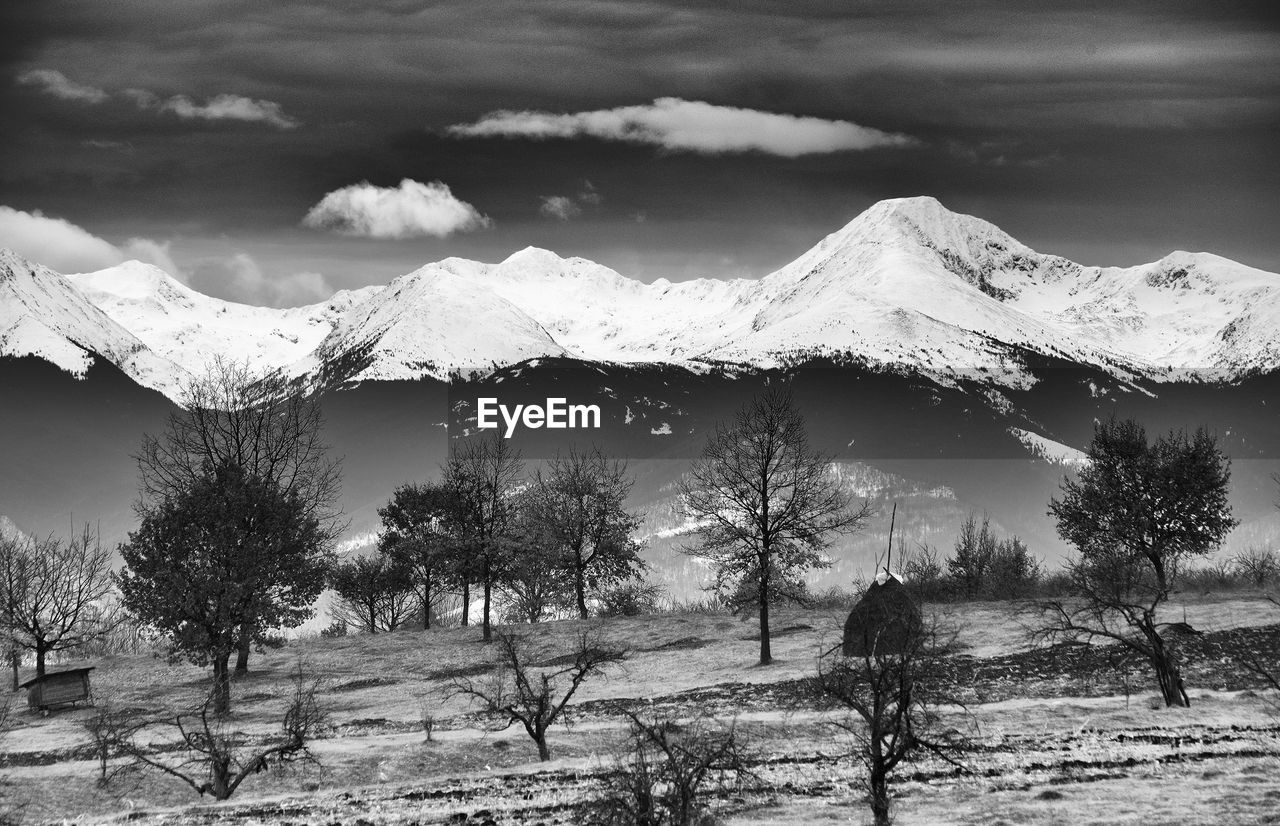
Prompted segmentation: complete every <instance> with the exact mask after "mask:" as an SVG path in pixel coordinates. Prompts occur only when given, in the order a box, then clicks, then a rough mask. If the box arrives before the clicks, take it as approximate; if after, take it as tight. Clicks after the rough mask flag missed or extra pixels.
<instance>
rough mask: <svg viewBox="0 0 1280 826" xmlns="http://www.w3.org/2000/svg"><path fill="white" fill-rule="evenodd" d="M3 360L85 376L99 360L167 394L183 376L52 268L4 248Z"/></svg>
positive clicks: (0, 260) (0, 266) (0, 254)
mask: <svg viewBox="0 0 1280 826" xmlns="http://www.w3.org/2000/svg"><path fill="white" fill-rule="evenodd" d="M0 356H18V357H21V356H36V357H38V358H41V359H44V360H45V361H48V362H51V363H53V364H55V365H57V366H58V367H60V368H61V369H63V370H66V371H67V372H68V373H71V374H72V375H76V376H83V375H84V374H85V372H86V371H87V370H88V369H89V368H90V367H91V366H92V365H93V361H94V358H95V357H101V358H104V359H106V360H108V361H109V362H111V363H112V364H114V365H116V366H117V367H118V368H120V370H121V371H123V372H124V373H125V374H126V375H128V376H129V377H130V378H132V379H133V380H134V381H136V382H137V383H138V384H141V385H143V386H144V387H149V388H152V389H160V390H165V389H168V388H174V387H177V386H178V385H179V383H180V382H181V380H182V379H183V377H184V375H185V373H184V371H183V369H182V368H181V367H179V366H178V365H176V364H174V363H173V362H172V361H169V360H168V359H165V358H163V357H161V356H158V355H156V354H155V353H154V352H153V351H152V350H151V349H150V348H148V347H147V345H146V344H145V343H143V342H142V341H140V340H139V339H138V338H137V336H135V335H134V334H133V333H132V332H131V331H129V330H127V329H125V328H124V327H122V326H121V325H120V324H117V323H116V322H115V321H113V320H112V319H111V318H110V317H109V316H108V315H107V314H106V313H104V312H103V311H102V310H101V309H99V308H98V307H96V306H94V304H93V303H91V301H90V300H89V299H88V298H87V297H86V296H85V295H84V294H83V293H81V292H80V291H79V290H77V289H76V287H75V286H74V285H73V284H72V282H70V281H69V280H68V279H67V278H66V277H65V276H62V275H59V274H58V273H56V272H54V271H53V270H51V269H49V268H48V267H42V266H40V265H38V264H32V263H31V262H29V261H27V260H26V259H24V258H22V257H21V256H19V255H17V254H16V253H14V252H12V251H11V250H7V249H0Z"/></svg>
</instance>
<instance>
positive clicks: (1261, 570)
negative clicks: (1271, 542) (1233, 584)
mask: <svg viewBox="0 0 1280 826" xmlns="http://www.w3.org/2000/svg"><path fill="white" fill-rule="evenodd" d="M1231 565H1232V567H1234V568H1235V570H1236V572H1237V573H1239V575H1240V576H1242V577H1244V578H1245V580H1247V581H1248V583H1249V584H1250V585H1252V586H1254V587H1255V588H1263V587H1265V586H1266V584H1267V583H1268V582H1270V581H1272V580H1274V579H1277V578H1280V554H1277V553H1276V552H1275V550H1274V549H1272V548H1260V547H1258V546H1257V545H1250V546H1249V547H1248V548H1246V549H1245V550H1243V551H1241V552H1240V553H1238V554H1236V555H1235V556H1233V557H1232V558H1231Z"/></svg>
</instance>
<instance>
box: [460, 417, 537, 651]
mask: <svg viewBox="0 0 1280 826" xmlns="http://www.w3.org/2000/svg"><path fill="white" fill-rule="evenodd" d="M523 476H524V460H523V459H521V458H520V451H518V450H516V449H515V448H513V447H511V445H510V443H509V442H508V441H507V440H506V439H503V438H502V437H501V436H500V435H498V434H496V433H495V435H494V436H493V438H473V439H468V440H466V441H462V442H459V443H457V444H456V445H455V446H454V447H453V449H452V451H451V452H450V454H449V457H448V459H447V460H446V461H445V466H444V485H445V486H446V487H447V488H448V489H449V490H450V491H451V494H452V496H453V497H454V501H455V502H456V503H457V507H458V509H459V514H458V519H457V526H458V533H459V537H458V539H459V542H458V543H457V545H456V546H455V547H456V550H457V551H458V557H457V565H456V566H455V568H456V571H457V573H458V574H459V578H460V579H461V580H462V582H463V588H464V589H466V588H467V587H468V583H470V582H476V583H478V584H480V585H481V587H482V588H483V589H484V639H485V642H488V641H490V640H491V639H492V636H493V632H492V625H491V622H490V617H491V612H492V607H493V589H494V587H495V586H497V585H498V584H500V583H501V581H502V577H503V574H504V572H505V566H506V561H507V559H508V557H509V555H510V554H511V552H512V550H513V548H514V544H515V530H514V529H515V523H516V518H517V513H518V509H517V498H516V496H515V493H516V488H517V486H518V484H519V483H520V481H521V480H522V478H523ZM468 610H469V605H468V599H467V596H466V595H465V590H464V597H463V604H462V611H463V617H464V622H463V624H464V625H465V624H466V622H465V617H466V614H467V611H468Z"/></svg>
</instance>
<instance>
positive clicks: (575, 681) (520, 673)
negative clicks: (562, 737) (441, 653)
mask: <svg viewBox="0 0 1280 826" xmlns="http://www.w3.org/2000/svg"><path fill="white" fill-rule="evenodd" d="M497 641H498V651H499V661H498V665H497V667H496V668H495V669H494V670H493V671H492V672H491V673H490V675H489V677H488V678H487V679H485V680H483V681H480V682H477V681H475V680H473V679H471V678H470V677H467V676H458V677H455V678H453V679H452V680H451V681H450V683H449V686H448V688H447V689H446V690H445V696H446V697H466V698H468V699H470V700H472V701H479V702H480V704H481V705H482V706H483V707H484V709H485V710H486V711H488V712H490V713H491V714H495V715H497V716H499V717H501V718H502V719H504V720H505V724H504V725H503V727H502V728H507V727H508V726H511V725H513V724H515V723H520V724H521V725H522V726H524V730H525V732H526V733H528V735H529V737H530V739H532V740H533V742H534V743H535V744H537V746H538V758H539V759H541V760H550V759H551V749H550V748H549V747H548V745H547V730H548V729H550V728H551V726H552V725H554V724H555V722H556V721H557V720H559V719H561V718H562V717H564V719H565V720H566V722H567V720H568V718H567V717H566V716H565V715H564V711H565V707H566V706H567V705H568V704H569V701H570V700H571V699H573V695H574V693H576V692H577V690H578V688H579V686H581V685H582V683H583V682H585V681H586V680H587V679H588V678H589V677H592V676H595V675H596V674H599V673H601V672H603V671H605V670H606V669H608V668H609V667H610V666H613V665H616V664H618V663H621V662H622V661H623V660H624V659H626V656H627V655H626V652H624V651H622V650H621V649H616V648H607V647H605V646H604V645H603V643H602V642H601V641H600V640H599V639H598V638H596V637H595V636H594V635H593V634H592V633H591V632H590V631H583V632H582V633H581V634H580V635H579V637H578V644H577V646H576V647H575V648H574V650H573V651H572V652H571V653H569V654H567V655H564V656H561V657H555V658H552V659H550V660H549V661H547V663H546V664H545V665H543V666H540V665H537V664H535V663H534V662H533V657H532V656H531V655H530V652H529V646H528V641H527V640H526V639H525V638H524V637H523V636H520V635H518V634H513V633H510V632H502V631H499V632H498V634H497ZM560 664H563V667H561V668H556V669H555V670H554V671H552V670H548V669H549V668H555V666H556V665H560ZM565 678H567V679H568V683H569V684H568V685H567V686H561V681H562V680H563V679H565Z"/></svg>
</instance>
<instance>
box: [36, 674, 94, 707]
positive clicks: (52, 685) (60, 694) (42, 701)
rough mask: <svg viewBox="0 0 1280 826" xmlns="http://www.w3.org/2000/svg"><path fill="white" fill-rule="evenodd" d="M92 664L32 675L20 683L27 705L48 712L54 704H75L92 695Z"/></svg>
mask: <svg viewBox="0 0 1280 826" xmlns="http://www.w3.org/2000/svg"><path fill="white" fill-rule="evenodd" d="M93 669H94V667H93V666H88V667H85V668H69V669H67V670H65V671H48V672H45V675H44V676H43V677H34V678H32V679H30V680H27V681H26V682H25V683H23V684H22V688H25V689H26V690H27V705H28V706H29V707H31V708H33V709H38V710H40V711H43V712H45V713H46V714H47V713H48V712H49V709H51V708H54V707H55V706H63V705H75V704H76V703H78V702H80V701H81V700H88V699H89V698H90V697H91V696H92V692H91V690H90V687H89V672H90V671H92V670H93Z"/></svg>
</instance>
